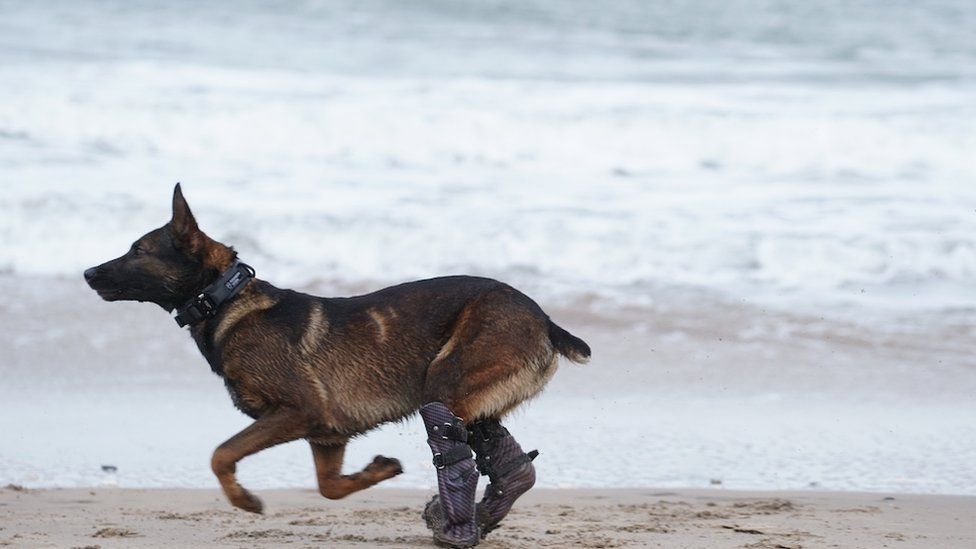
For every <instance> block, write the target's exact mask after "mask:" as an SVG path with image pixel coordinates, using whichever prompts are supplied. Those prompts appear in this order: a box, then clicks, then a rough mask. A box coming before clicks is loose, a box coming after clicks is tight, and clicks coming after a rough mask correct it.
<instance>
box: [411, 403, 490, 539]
mask: <svg viewBox="0 0 976 549" xmlns="http://www.w3.org/2000/svg"><path fill="white" fill-rule="evenodd" d="M420 416H421V417H422V418H423V419H424V426H426V428H427V444H428V445H430V449H431V451H432V452H433V453H434V467H435V468H436V469H437V487H438V494H439V497H438V496H434V498H433V499H432V500H431V501H430V503H428V504H427V508H426V509H424V520H426V521H427V526H428V527H430V529H431V530H433V532H434V541H435V542H436V543H438V544H440V545H445V546H448V547H473V546H475V545H477V544H478V541H479V539H480V536H479V532H478V527H477V525H476V523H475V505H474V495H475V490H477V488H478V472H477V469H476V467H475V462H474V460H473V459H471V448H469V447H468V445H467V440H468V431H467V429H466V428H465V426H464V421H463V420H462V419H461V418H459V417H456V416H455V415H454V414H453V413H452V412H451V410H449V409H448V408H447V406H445V405H444V404H442V403H440V402H431V403H430V404H426V405H424V406H423V407H422V408H421V409H420ZM435 503H436V504H435Z"/></svg>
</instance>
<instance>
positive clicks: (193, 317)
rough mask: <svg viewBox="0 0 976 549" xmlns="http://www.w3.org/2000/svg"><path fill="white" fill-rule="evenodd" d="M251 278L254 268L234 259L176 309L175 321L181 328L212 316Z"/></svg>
mask: <svg viewBox="0 0 976 549" xmlns="http://www.w3.org/2000/svg"><path fill="white" fill-rule="evenodd" d="M253 278H254V269H252V268H251V266H250V265H247V264H245V263H241V262H240V261H234V264H233V265H231V266H230V267H228V268H227V270H226V271H224V272H222V273H220V277H218V278H217V280H215V281H214V282H213V284H211V285H209V286H207V287H206V288H204V289H203V290H202V291H201V292H200V293H199V294H198V295H197V296H196V297H194V298H193V299H191V300H190V301H187V302H186V303H184V304H183V306H182V307H180V308H179V309H177V310H176V317H174V318H175V320H176V323H177V324H179V325H180V328H182V327H183V326H186V325H187V324H195V323H197V322H200V321H201V320H204V319H207V318H211V317H213V316H214V315H216V314H217V309H219V308H220V306H221V305H222V304H224V303H226V302H227V301H230V300H231V298H233V297H234V296H235V295H237V294H238V293H240V291H241V290H243V289H244V286H247V283H248V282H249V281H250V280H251V279H253Z"/></svg>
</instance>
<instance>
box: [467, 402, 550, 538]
mask: <svg viewBox="0 0 976 549" xmlns="http://www.w3.org/2000/svg"><path fill="white" fill-rule="evenodd" d="M468 438H469V440H468V444H470V445H471V447H472V448H474V451H475V452H476V453H477V454H478V458H477V464H478V470H479V471H481V474H482V475H487V476H488V480H489V484H488V486H487V487H486V488H485V496H484V497H483V498H482V499H481V503H480V504H478V510H477V519H478V527H479V528H480V529H481V536H482V537H484V536H486V535H487V534H488V532H490V531H492V530H494V529H495V528H497V527H498V523H500V522H501V521H502V519H503V518H505V515H507V514H508V512H509V510H511V508H512V505H513V504H514V503H515V500H517V499H518V498H519V497H520V496H521V495H522V494H524V493H525V492H527V491H528V490H529V488H532V486H533V485H534V484H535V466H533V465H532V460H534V459H535V458H536V456H538V455H539V452H538V451H536V450H532V451H531V452H529V453H525V452H523V451H522V447H521V446H519V443H518V442H516V441H515V438H514V437H512V435H511V434H510V433H509V432H508V429H506V428H504V427H502V425H501V423H499V422H498V420H497V419H486V420H481V421H478V422H476V423H475V424H474V425H472V426H471V429H470V432H469V433H468Z"/></svg>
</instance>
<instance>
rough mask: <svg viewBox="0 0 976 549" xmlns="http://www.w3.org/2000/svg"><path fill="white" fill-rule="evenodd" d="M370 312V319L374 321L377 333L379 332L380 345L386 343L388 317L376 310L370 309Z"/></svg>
mask: <svg viewBox="0 0 976 549" xmlns="http://www.w3.org/2000/svg"><path fill="white" fill-rule="evenodd" d="M368 312H369V317H370V318H372V319H373V324H375V325H376V330H377V332H379V335H378V336H377V339H379V340H380V343H383V342H384V341H386V332H387V326H386V322H387V320H386V316H384V315H383V313H381V312H379V311H377V310H375V309H370V310H369V311H368Z"/></svg>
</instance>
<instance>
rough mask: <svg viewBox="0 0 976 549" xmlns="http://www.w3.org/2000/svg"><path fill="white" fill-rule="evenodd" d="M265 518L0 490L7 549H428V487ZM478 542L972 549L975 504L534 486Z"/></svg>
mask: <svg viewBox="0 0 976 549" xmlns="http://www.w3.org/2000/svg"><path fill="white" fill-rule="evenodd" d="M259 493H260V495H261V496H262V497H263V499H264V500H265V503H266V509H267V510H268V511H267V514H266V515H263V516H257V515H251V514H248V513H245V512H242V511H238V510H236V509H233V508H231V507H230V506H229V505H228V504H227V503H226V502H225V501H224V500H223V498H222V496H221V495H220V493H219V492H217V491H216V490H136V489H103V488H98V489H53V490H25V489H21V488H18V487H7V488H6V489H4V490H0V545H3V546H10V547H105V548H107V547H273V546H279V545H281V546H289V547H322V546H329V547H427V546H431V542H430V536H429V534H428V532H427V530H426V528H425V526H424V524H423V521H422V520H421V518H420V511H421V508H422V507H423V503H424V502H425V501H426V499H427V498H428V497H429V495H430V494H429V492H425V491H420V490H390V489H387V490H384V489H373V490H368V491H366V492H362V493H360V494H357V495H354V496H352V497H350V498H348V499H346V500H344V501H338V502H335V501H328V500H325V499H323V498H321V497H320V496H319V495H318V494H317V493H315V492H313V491H311V490H270V491H261V492H259ZM480 547H485V548H492V547H494V548H502V547H708V548H726V547H730V548H731V547H755V548H760V547H762V548H799V547H858V548H864V547H869V548H874V547H898V548H906V549H907V548H916V547H917V548H926V549H929V548H932V549H935V548H939V549H942V548H947V549H948V548H960V549H963V548H972V547H976V497H971V496H928V495H904V494H895V495H886V494H874V493H832V492H735V491H725V490H678V491H665V490H653V489H622V490H611V489H606V490H533V491H532V492H531V493H530V494H529V495H527V496H526V497H525V498H523V500H522V501H520V502H519V505H518V506H517V507H516V509H515V510H514V511H513V512H512V514H511V515H509V518H508V519H506V521H505V523H504V527H503V528H500V529H499V530H496V531H495V532H493V533H492V534H491V535H490V536H489V537H488V539H486V540H485V541H483V542H482V544H481V545H480Z"/></svg>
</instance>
